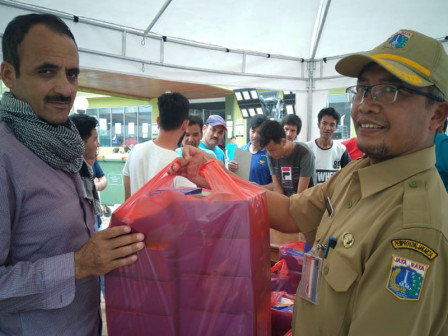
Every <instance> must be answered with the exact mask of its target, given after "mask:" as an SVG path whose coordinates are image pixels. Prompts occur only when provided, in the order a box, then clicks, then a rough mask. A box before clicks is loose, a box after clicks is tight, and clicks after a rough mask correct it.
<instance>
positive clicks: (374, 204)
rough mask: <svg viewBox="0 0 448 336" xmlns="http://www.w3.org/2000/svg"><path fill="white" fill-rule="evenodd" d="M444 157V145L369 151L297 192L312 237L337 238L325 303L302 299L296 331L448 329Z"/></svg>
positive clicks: (326, 275) (300, 220)
mask: <svg viewBox="0 0 448 336" xmlns="http://www.w3.org/2000/svg"><path fill="white" fill-rule="evenodd" d="M434 164H435V155H434V147H431V148H427V149H424V150H421V151H419V152H416V153H412V154H409V155H406V156H401V157H397V158H394V159H390V160H387V161H385V162H381V163H377V164H374V165H370V164H369V160H368V159H366V158H363V159H359V160H357V161H354V162H352V163H351V164H349V165H348V166H346V167H345V168H343V169H342V170H340V171H339V172H337V173H336V174H335V175H334V176H333V177H332V178H331V179H329V180H328V181H327V182H326V183H323V184H321V185H318V186H316V187H314V188H311V189H307V190H305V191H304V192H303V193H302V194H299V195H294V196H292V197H291V199H290V213H291V215H292V216H293V218H294V220H295V222H296V224H297V226H298V227H299V228H300V229H301V230H302V231H303V232H304V233H305V236H306V237H307V238H309V237H311V239H312V238H313V237H314V236H315V239H316V240H315V244H326V243H327V241H328V238H329V237H330V236H333V237H336V238H337V244H336V246H335V248H334V249H329V252H328V255H327V257H326V258H324V259H323V264H322V273H321V279H320V285H319V287H318V288H319V294H318V296H319V298H318V303H317V304H313V303H310V302H308V301H306V300H304V299H302V298H300V296H299V294H297V296H296V303H295V307H294V319H293V330H294V335H296V336H297V335H313V336H314V335H331V336H335V335H356V336H359V335H362V336H369V335H372V336H373V335H375V336H377V335H384V336H386V335H415V336H417V335H418V336H422V335H431V336H434V335H448V322H447V316H448V240H447V238H448V196H447V193H446V191H445V189H444V186H443V183H442V181H441V179H440V177H439V174H438V172H437V170H436V168H435V167H434ZM326 197H329V199H330V201H331V204H332V206H333V209H334V210H333V214H332V216H331V217H330V216H329V212H328V210H327V208H326V202H325V199H326ZM316 230H317V231H316ZM319 256H320V257H322V258H323V250H322V249H319Z"/></svg>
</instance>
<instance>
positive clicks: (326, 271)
mask: <svg viewBox="0 0 448 336" xmlns="http://www.w3.org/2000/svg"><path fill="white" fill-rule="evenodd" d="M329 270H330V268H329V267H328V266H325V267H324V269H323V272H324V275H327V274H328V271H329Z"/></svg>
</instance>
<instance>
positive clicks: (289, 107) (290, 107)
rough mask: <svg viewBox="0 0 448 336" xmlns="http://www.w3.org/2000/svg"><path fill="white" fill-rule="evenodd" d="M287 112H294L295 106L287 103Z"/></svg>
mask: <svg viewBox="0 0 448 336" xmlns="http://www.w3.org/2000/svg"><path fill="white" fill-rule="evenodd" d="M286 114H294V106H292V105H286Z"/></svg>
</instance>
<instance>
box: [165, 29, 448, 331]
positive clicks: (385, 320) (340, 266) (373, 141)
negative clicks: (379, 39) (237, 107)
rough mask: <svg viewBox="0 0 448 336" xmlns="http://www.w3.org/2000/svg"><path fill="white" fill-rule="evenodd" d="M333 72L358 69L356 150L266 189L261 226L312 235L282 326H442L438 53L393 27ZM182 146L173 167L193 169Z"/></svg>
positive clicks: (445, 292)
mask: <svg viewBox="0 0 448 336" xmlns="http://www.w3.org/2000/svg"><path fill="white" fill-rule="evenodd" d="M336 70H337V71H338V72H339V73H341V74H343V75H347V76H351V77H356V78H358V82H357V85H356V86H354V87H350V88H348V89H347V94H348V97H349V99H350V101H351V102H352V111H351V115H352V119H353V123H354V126H355V130H356V133H357V135H358V146H359V148H360V150H361V151H362V152H363V153H365V154H366V157H365V158H361V159H359V160H357V161H354V162H351V163H350V164H348V165H347V166H346V167H345V168H343V169H341V170H340V171H339V172H337V173H336V174H334V175H333V176H332V177H331V178H330V179H329V180H327V181H326V182H325V183H322V184H320V185H317V186H315V187H313V188H310V189H307V190H305V191H304V192H302V193H301V194H298V195H293V196H291V197H290V198H288V197H286V196H283V195H280V194H278V193H272V192H267V197H268V207H269V216H270V221H271V226H272V227H273V228H275V229H277V230H279V231H283V232H297V231H298V230H299V231H302V232H303V233H304V234H305V237H306V238H307V240H308V242H309V243H313V244H314V245H313V249H312V251H311V253H310V255H309V256H307V257H306V259H305V261H304V264H305V265H306V267H305V265H304V274H303V276H302V282H301V286H300V287H299V290H298V292H297V295H296V302H295V307H294V319H293V334H294V335H313V336H314V335H331V336H335V335H354V336H358V335H363V336H370V335H372V336H373V335H375V336H376V335H413V336H417V335H418V336H421V335H431V336H437V335H440V336H442V335H448V320H447V319H448V302H447V298H448V286H447V285H446V283H447V278H448V262H447V258H448V207H447V204H448V196H447V194H446V191H445V189H444V186H443V183H442V181H441V179H440V176H439V175H438V172H437V170H436V168H435V153H434V146H433V143H434V137H435V134H436V131H437V128H438V127H439V126H440V125H442V124H443V123H444V121H445V119H446V118H447V114H448V102H446V97H447V95H448V56H447V54H446V53H445V51H444V50H443V47H442V45H441V44H440V43H439V42H438V41H436V40H434V39H432V38H429V37H427V36H425V35H422V34H419V33H417V32H414V31H409V30H401V31H399V32H397V33H396V34H394V35H393V36H391V37H390V38H389V39H388V40H387V41H386V42H385V43H383V44H381V45H379V46H378V47H376V48H375V49H373V50H372V51H370V52H366V53H363V54H355V55H351V56H348V57H345V58H343V59H342V60H340V61H339V62H338V63H337V65H336ZM187 151H188V149H187ZM190 154H191V155H192V156H191V159H190V160H189V161H187V162H182V168H181V169H180V171H181V172H187V171H188V175H189V176H190V178H193V176H194V174H193V172H194V169H193V167H195V164H194V163H196V164H197V163H198V162H199V159H197V157H198V156H199V155H195V153H194V152H193V151H190ZM202 161H204V159H203V160H202ZM178 168H179V167H178V166H174V167H173V170H177V169H178ZM184 174H186V173H184ZM193 180H195V178H193ZM196 181H197V182H199V181H200V180H199V178H197V179H196ZM317 266H319V267H317ZM305 268H307V269H308V270H311V272H308V271H307V270H306V269H305Z"/></svg>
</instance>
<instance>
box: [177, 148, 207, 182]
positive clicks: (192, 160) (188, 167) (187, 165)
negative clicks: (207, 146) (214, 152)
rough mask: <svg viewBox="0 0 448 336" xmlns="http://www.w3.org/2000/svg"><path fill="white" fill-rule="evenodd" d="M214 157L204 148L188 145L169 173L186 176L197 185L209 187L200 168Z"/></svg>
mask: <svg viewBox="0 0 448 336" xmlns="http://www.w3.org/2000/svg"><path fill="white" fill-rule="evenodd" d="M214 159H215V158H213V157H212V156H211V155H208V154H207V153H206V152H204V151H203V150H202V149H199V148H196V147H194V146H189V145H186V146H184V147H183V149H182V157H181V158H178V159H176V160H174V161H173V164H172V166H171V167H170V169H169V170H168V173H169V174H171V175H180V176H184V177H186V178H187V179H189V180H190V181H192V182H193V183H195V184H196V185H197V186H200V187H204V188H208V183H207V182H206V181H205V178H204V177H203V176H200V175H199V168H201V166H202V165H203V164H205V163H207V162H208V161H211V160H214Z"/></svg>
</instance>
